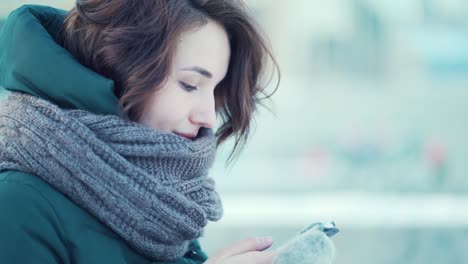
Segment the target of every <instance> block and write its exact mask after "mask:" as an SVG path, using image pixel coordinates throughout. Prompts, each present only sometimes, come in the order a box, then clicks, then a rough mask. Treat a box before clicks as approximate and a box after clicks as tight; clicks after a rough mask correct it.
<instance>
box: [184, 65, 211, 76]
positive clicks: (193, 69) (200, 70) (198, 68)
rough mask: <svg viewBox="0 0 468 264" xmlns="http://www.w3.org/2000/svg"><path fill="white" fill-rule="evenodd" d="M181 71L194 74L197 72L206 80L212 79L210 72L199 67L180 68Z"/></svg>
mask: <svg viewBox="0 0 468 264" xmlns="http://www.w3.org/2000/svg"><path fill="white" fill-rule="evenodd" d="M180 70H181V71H194V72H198V73H199V74H201V75H203V76H205V77H206V78H210V79H211V78H212V77H213V74H211V72H209V71H208V70H206V69H204V68H202V67H200V66H192V67H187V68H182V69H180Z"/></svg>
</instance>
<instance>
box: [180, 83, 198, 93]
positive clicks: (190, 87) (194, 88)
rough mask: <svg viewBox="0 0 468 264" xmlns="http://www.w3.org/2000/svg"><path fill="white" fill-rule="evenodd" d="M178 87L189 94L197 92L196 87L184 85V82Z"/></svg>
mask: <svg viewBox="0 0 468 264" xmlns="http://www.w3.org/2000/svg"><path fill="white" fill-rule="evenodd" d="M180 85H181V86H182V88H183V89H184V90H186V91H188V92H191V91H195V90H197V87H195V86H192V85H190V84H186V83H184V82H180Z"/></svg>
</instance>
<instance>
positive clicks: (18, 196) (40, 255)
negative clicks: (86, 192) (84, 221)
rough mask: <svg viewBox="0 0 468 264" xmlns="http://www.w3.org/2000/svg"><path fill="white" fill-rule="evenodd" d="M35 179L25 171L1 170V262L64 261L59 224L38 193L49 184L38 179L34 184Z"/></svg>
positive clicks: (47, 203) (63, 248)
mask: <svg viewBox="0 0 468 264" xmlns="http://www.w3.org/2000/svg"><path fill="white" fill-rule="evenodd" d="M35 180H37V179H34V177H33V176H32V175H29V174H26V173H20V172H12V171H7V172H2V173H0V212H2V217H0V233H1V234H2V235H1V236H0V248H2V250H1V251H0V260H1V262H4V261H5V263H66V262H67V261H66V260H67V259H68V256H67V255H68V252H67V249H66V247H65V245H66V243H67V242H66V241H65V240H64V239H65V238H64V236H63V226H62V223H61V221H60V219H59V218H58V216H57V214H56V212H55V211H54V208H53V206H52V205H51V203H50V201H49V200H48V199H47V197H46V196H45V195H44V193H42V192H41V189H42V190H47V189H48V188H50V187H48V186H46V185H44V184H45V183H42V184H41V183H40V182H37V183H36V184H34V182H35ZM24 252H28V254H25V253H24Z"/></svg>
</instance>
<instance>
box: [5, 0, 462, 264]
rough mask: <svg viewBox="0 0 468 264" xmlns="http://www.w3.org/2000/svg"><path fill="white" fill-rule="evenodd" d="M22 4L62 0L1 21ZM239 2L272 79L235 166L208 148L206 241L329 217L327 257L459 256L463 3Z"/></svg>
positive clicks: (292, 228)
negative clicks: (210, 213) (267, 58)
mask: <svg viewBox="0 0 468 264" xmlns="http://www.w3.org/2000/svg"><path fill="white" fill-rule="evenodd" d="M24 3H36V4H47V5H52V6H55V7H60V8H64V9H69V8H70V7H71V6H72V5H73V3H74V1H70V0H67V1H58V0H57V1H52V0H49V1H45V0H44V1H32V0H31V1H13V0H9V1H2V2H0V26H1V23H2V22H1V21H2V20H4V19H6V16H7V15H8V13H9V12H10V11H11V10H13V9H14V8H16V7H19V6H20V5H22V4H24ZM246 3H247V5H248V7H249V8H250V9H251V11H252V12H253V14H254V16H255V17H257V19H258V21H259V23H260V24H261V25H262V27H263V28H264V30H265V32H266V34H267V35H268V36H269V38H270V40H271V45H272V47H273V50H274V53H275V54H276V56H277V60H278V62H279V64H280V67H281V71H282V79H281V84H280V87H279V89H278V91H277V93H276V94H275V95H274V96H273V97H272V101H271V103H270V104H269V106H270V108H271V110H272V112H269V111H267V110H265V109H261V110H260V112H259V114H258V115H257V117H256V129H255V132H254V134H253V135H252V137H251V139H250V141H249V143H248V145H247V147H246V148H245V150H244V152H243V153H242V154H241V155H240V157H239V158H238V160H237V162H236V163H234V164H233V165H232V166H231V167H226V166H225V162H226V159H227V157H228V154H229V150H230V149H229V147H230V146H232V142H231V143H229V144H227V145H226V146H225V147H223V148H222V149H221V150H220V152H219V155H218V157H217V161H216V163H215V166H214V168H213V169H212V171H211V175H212V176H213V177H214V178H215V180H216V181H217V185H218V188H219V191H220V193H221V196H222V198H223V201H224V208H225V217H224V218H223V219H222V220H221V221H219V222H217V223H211V224H209V225H208V227H207V229H206V232H205V235H204V237H203V238H202V239H201V241H202V245H203V247H204V249H205V250H206V251H207V252H208V253H209V254H211V253H214V252H216V250H218V249H220V248H223V247H225V246H227V245H229V244H230V243H233V242H235V241H238V240H240V239H242V238H244V237H246V236H254V235H271V236H273V237H274V239H275V245H274V246H273V248H277V247H278V246H279V245H281V244H283V243H285V242H286V241H287V240H288V239H290V238H291V237H293V236H294V235H295V234H296V233H297V232H298V231H299V230H300V229H301V228H302V227H304V226H306V225H307V224H310V223H313V222H318V221H331V220H333V221H335V223H336V224H337V226H338V227H339V228H340V229H341V232H340V233H338V234H337V235H336V236H334V237H333V238H332V239H333V241H334V242H335V245H336V248H337V256H336V261H335V263H337V264H344V263H347V264H352V263H359V264H363V263H373V264H384V263H411V264H413V263H414V264H416V263H425V264H428V263H453V264H457V263H467V262H468V252H467V251H466V248H467V246H468V210H467V208H468V195H467V194H468V177H467V174H468V133H467V132H468V1H466V0H328V1H318V0H289V1H267V0H248V1H246ZM273 84H274V83H273ZM271 88H274V87H271ZM5 94H6V93H5V92H4V91H0V97H2V96H3V97H4V96H5Z"/></svg>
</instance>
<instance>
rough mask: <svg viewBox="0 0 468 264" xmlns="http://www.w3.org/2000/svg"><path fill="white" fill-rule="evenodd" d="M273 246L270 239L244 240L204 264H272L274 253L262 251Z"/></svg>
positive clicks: (252, 238)
mask: <svg viewBox="0 0 468 264" xmlns="http://www.w3.org/2000/svg"><path fill="white" fill-rule="evenodd" d="M272 244H273V239H272V238H271V237H257V238H256V237H251V238H246V239H244V240H241V241H239V242H237V243H236V244H234V245H231V246H229V247H227V248H225V249H223V250H220V251H219V252H218V253H217V254H215V255H214V256H213V257H211V258H209V259H208V260H207V261H206V262H205V264H272V263H273V258H274V257H275V255H276V252H274V251H263V250H265V249H267V248H269V247H270V246H271V245H272Z"/></svg>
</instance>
